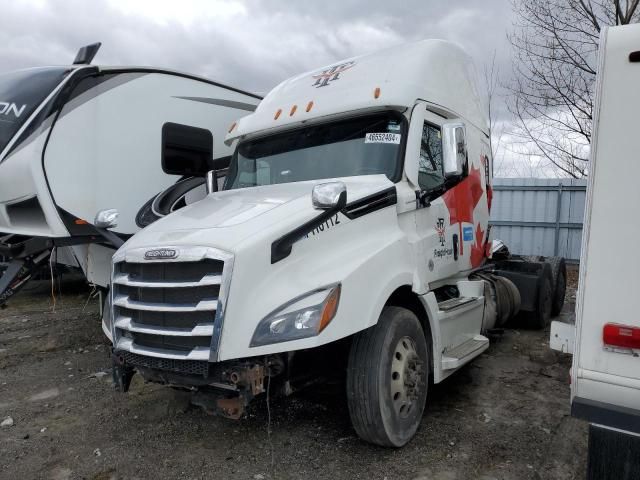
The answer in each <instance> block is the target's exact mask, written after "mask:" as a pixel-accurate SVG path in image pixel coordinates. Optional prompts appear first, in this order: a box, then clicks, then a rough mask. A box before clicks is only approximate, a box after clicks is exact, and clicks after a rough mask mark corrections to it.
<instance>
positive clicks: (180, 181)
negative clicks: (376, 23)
mask: <svg viewBox="0 0 640 480" xmlns="http://www.w3.org/2000/svg"><path fill="white" fill-rule="evenodd" d="M98 47H99V44H95V45H92V46H89V47H85V48H83V49H81V50H80V52H79V54H78V57H77V58H76V61H75V63H74V65H72V66H64V67H45V68H32V69H28V70H21V71H17V72H12V73H7V74H4V75H1V76H0V255H3V256H5V257H8V258H10V259H12V260H13V261H12V262H11V263H9V264H8V265H7V267H6V268H7V270H6V272H5V274H4V275H3V276H2V277H1V278H0V305H2V304H3V303H5V301H6V300H7V299H8V298H9V297H10V296H12V295H13V294H15V293H16V292H17V290H18V289H19V287H20V286H22V285H23V284H24V283H25V282H26V281H27V280H28V279H29V278H30V277H31V275H32V274H33V273H34V272H35V271H36V270H37V269H38V268H39V267H41V266H43V265H46V264H47V262H48V261H49V254H50V252H51V251H52V249H53V248H55V247H68V246H72V249H73V253H74V254H75V257H76V258H77V261H78V263H79V264H80V266H81V267H82V269H83V270H84V272H85V274H86V277H87V279H88V280H89V282H91V283H93V284H96V285H98V286H101V287H107V285H108V283H109V277H110V271H111V256H112V255H113V252H114V251H115V249H116V248H117V247H119V246H120V245H121V244H122V243H123V239H126V238H128V237H130V236H131V235H133V234H134V233H136V232H137V231H138V230H139V229H140V228H141V227H143V226H145V225H146V224H148V223H150V222H151V221H153V220H155V219H156V218H158V217H159V216H162V215H165V214H166V213H168V212H170V211H172V210H174V209H176V208H179V207H180V206H182V205H184V204H185V203H187V202H189V201H192V200H194V199H196V198H198V196H199V197H200V198H201V197H202V196H204V193H205V188H204V178H205V175H206V171H208V170H210V169H211V168H214V165H215V163H214V162H212V161H213V160H214V159H216V162H218V164H222V163H224V162H225V160H226V162H227V163H228V159H229V155H230V154H231V153H232V150H231V148H230V147H228V146H226V145H225V144H224V142H223V140H224V135H225V134H226V133H227V129H228V127H229V124H230V123H231V122H233V121H234V120H235V119H237V118H239V117H241V116H243V115H246V114H247V112H251V111H253V110H254V109H255V106H256V105H257V104H258V102H259V101H260V97H258V96H256V95H253V94H250V93H247V92H242V91H240V90H237V89H234V88H231V87H227V86H224V85H220V84H218V83H215V82H211V81H209V80H206V79H203V78H198V77H194V76H192V75H188V74H184V73H178V72H173V71H167V70H159V69H153V68H147V67H144V68H139V67H100V66H93V65H89V63H90V62H91V60H92V58H93V56H94V55H95V53H96V52H97V49H98ZM214 140H215V142H214ZM198 190H199V192H198ZM159 194H160V195H159ZM114 209H115V210H117V211H118V212H119V218H118V219H117V224H118V225H117V227H116V228H113V229H112V231H110V232H108V231H105V230H103V229H101V228H100V227H101V225H102V224H101V222H104V221H105V219H107V220H109V224H111V222H112V221H113V218H110V217H109V213H110V211H111V213H113V210H114ZM99 212H102V220H101V219H100V218H97V220H96V221H94V219H96V215H97V214H98V213H99Z"/></svg>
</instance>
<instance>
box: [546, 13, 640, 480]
mask: <svg viewBox="0 0 640 480" xmlns="http://www.w3.org/2000/svg"><path fill="white" fill-rule="evenodd" d="M598 65H599V66H598V75H597V83H596V103H595V106H596V110H595V118H594V124H593V127H594V128H593V132H594V133H593V141H592V145H591V162H590V168H589V170H590V175H589V186H588V189H587V205H586V211H585V221H584V232H583V236H582V252H581V258H580V280H579V286H578V298H577V303H576V322H575V328H574V326H573V325H569V324H565V323H560V322H553V324H552V330H551V345H552V347H553V348H555V349H558V350H562V351H564V352H569V353H573V366H572V369H571V379H572V381H571V411H572V414H573V415H574V416H576V417H578V418H582V419H585V420H587V421H589V422H590V423H591V427H590V432H589V435H590V441H589V478H592V479H596V478H598V479H616V480H618V479H632V478H633V479H636V478H640V314H639V312H640V296H639V295H638V293H637V289H638V288H639V287H640V282H638V277H637V275H638V266H639V265H640V253H639V252H638V250H637V249H636V248H635V247H634V246H633V242H634V241H635V239H636V238H637V237H638V235H640V224H638V222H637V221H636V220H637V217H636V216H637V209H638V205H640V190H638V187H637V185H636V184H635V180H636V178H637V177H636V173H638V175H640V163H639V162H638V161H637V160H638V140H637V130H638V118H639V112H640V96H638V95H637V89H638V85H640V25H631V26H623V27H615V28H610V29H608V30H605V31H603V32H602V34H601V39H600V51H599V63H598ZM634 219H636V220H634ZM612 238H616V239H620V241H621V242H622V246H624V245H627V247H624V248H620V249H618V248H616V247H614V248H613V249H612V246H613V245H615V243H612V241H611V240H612Z"/></svg>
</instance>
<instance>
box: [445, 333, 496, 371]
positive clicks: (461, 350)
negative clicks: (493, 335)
mask: <svg viewBox="0 0 640 480" xmlns="http://www.w3.org/2000/svg"><path fill="white" fill-rule="evenodd" d="M487 348H489V339H488V338H487V337H485V336H484V335H476V336H474V337H473V338H470V339H469V340H467V341H466V342H464V343H461V344H460V345H458V346H457V347H455V348H452V349H451V350H448V351H446V352H444V353H443V354H442V369H443V370H451V369H453V368H458V367H461V366H462V365H464V364H465V363H467V362H468V361H470V360H472V359H473V358H475V357H477V356H478V355H480V354H481V353H482V352H484V351H485V350H486V349H487Z"/></svg>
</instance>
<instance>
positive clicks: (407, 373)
mask: <svg viewBox="0 0 640 480" xmlns="http://www.w3.org/2000/svg"><path fill="white" fill-rule="evenodd" d="M430 358H431V357H430V347H429V345H428V343H427V341H426V339H425V335H424V331H423V330H422V326H421V325H420V321H419V320H418V318H417V317H416V316H415V315H414V314H413V313H412V312H411V311H409V310H407V309H404V308H400V307H386V308H385V309H384V310H383V311H382V314H381V315H380V319H379V320H378V323H377V324H376V325H375V326H373V327H371V328H369V329H367V330H364V331H363V332H360V333H358V334H356V335H355V337H354V339H353V343H352V345H351V350H350V352H349V360H348V367H347V402H348V405H349V415H350V417H351V423H352V424H353V427H354V429H355V430H356V433H357V434H358V435H359V436H360V438H362V439H363V440H365V441H367V442H370V443H374V444H376V445H381V446H384V447H402V446H403V445H405V444H406V443H407V442H409V440H411V439H412V438H413V436H414V435H415V433H416V431H417V430H418V426H419V425H420V421H421V420H422V413H423V412H424V407H425V403H426V400H427V390H428V386H429V371H430Z"/></svg>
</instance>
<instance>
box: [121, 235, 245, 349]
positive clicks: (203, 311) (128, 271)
mask: <svg viewBox="0 0 640 480" xmlns="http://www.w3.org/2000/svg"><path fill="white" fill-rule="evenodd" d="M171 249H174V250H176V251H178V252H179V253H178V255H177V257H176V258H175V259H170V260H167V259H162V260H156V259H153V260H148V259H145V250H146V249H135V250H130V251H127V252H124V253H118V254H117V255H116V256H115V257H114V265H113V277H112V315H113V323H112V332H113V338H114V348H115V350H117V351H125V352H130V353H132V354H137V355H142V356H149V357H154V358H166V359H172V360H190V361H192V360H195V361H202V360H208V361H215V360H217V355H218V343H219V340H220V333H221V331H222V322H223V319H224V301H225V298H226V293H227V292H226V291H227V289H228V285H229V280H230V275H231V269H232V267H233V256H232V255H230V254H227V253H225V252H221V251H219V250H216V249H212V248H205V247H188V248H186V247H185V248H181V247H171Z"/></svg>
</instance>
